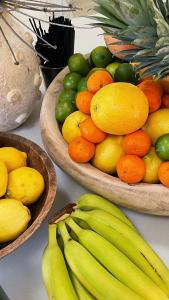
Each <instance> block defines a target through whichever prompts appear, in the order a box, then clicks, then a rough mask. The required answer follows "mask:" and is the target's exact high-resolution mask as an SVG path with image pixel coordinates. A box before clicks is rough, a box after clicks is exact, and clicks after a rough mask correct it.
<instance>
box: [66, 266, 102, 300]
mask: <svg viewBox="0 0 169 300" xmlns="http://www.w3.org/2000/svg"><path fill="white" fill-rule="evenodd" d="M69 274H70V278H71V280H72V283H73V286H74V289H75V291H76V294H77V295H78V297H79V300H95V299H96V298H94V297H93V296H92V295H91V294H90V293H89V292H88V291H87V290H86V289H85V288H84V287H83V285H82V284H81V283H80V281H79V280H78V279H77V278H76V276H75V275H74V274H73V272H72V271H71V270H70V272H69Z"/></svg>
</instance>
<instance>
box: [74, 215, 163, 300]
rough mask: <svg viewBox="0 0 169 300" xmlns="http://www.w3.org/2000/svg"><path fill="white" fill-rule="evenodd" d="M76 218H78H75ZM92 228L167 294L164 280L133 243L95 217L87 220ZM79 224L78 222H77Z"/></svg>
mask: <svg viewBox="0 0 169 300" xmlns="http://www.w3.org/2000/svg"><path fill="white" fill-rule="evenodd" d="M76 220H78V219H76ZM89 223H90V227H91V229H92V230H94V231H95V232H97V233H98V234H100V235H101V236H102V237H104V238H105V239H106V240H107V241H109V242H110V243H112V244H113V245H114V246H115V247H116V248H117V249H119V250H120V251H121V252H122V253H123V254H125V255H126V256H127V257H128V258H129V259H130V260H131V261H132V262H133V263H134V264H135V265H136V266H137V267H139V268H140V269H141V270H142V271H143V272H144V273H145V274H146V275H147V276H148V277H149V278H151V280H153V282H154V283H155V284H156V285H157V286H159V287H160V288H161V289H162V290H163V291H164V292H165V293H167V295H168V289H167V287H166V286H165V284H164V282H163V281H162V280H161V278H160V277H159V276H158V274H157V273H156V271H155V270H154V268H153V267H152V266H151V265H150V264H149V262H148V261H147V259H146V258H145V257H144V256H143V255H142V253H141V252H140V251H139V250H138V249H137V248H136V247H135V246H134V244H133V243H132V242H131V241H130V240H129V239H128V238H126V237H125V236H124V235H123V234H121V233H120V232H118V231H117V230H115V229H114V228H111V227H110V226H107V225H106V224H105V223H103V222H102V221H100V220H99V221H98V219H96V218H92V219H90V220H89ZM78 224H79V223H78Z"/></svg>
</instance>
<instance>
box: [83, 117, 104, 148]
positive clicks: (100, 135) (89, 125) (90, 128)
mask: <svg viewBox="0 0 169 300" xmlns="http://www.w3.org/2000/svg"><path fill="white" fill-rule="evenodd" d="M80 132H81V135H82V136H83V137H84V138H85V139H86V140H88V141H89V142H92V143H100V142H102V141H104V139H105V138H106V136H107V134H106V133H105V132H103V131H102V130H100V129H99V128H97V127H96V125H95V124H94V123H93V121H92V119H91V118H90V117H89V118H87V119H86V120H84V121H83V122H82V123H81V124H80Z"/></svg>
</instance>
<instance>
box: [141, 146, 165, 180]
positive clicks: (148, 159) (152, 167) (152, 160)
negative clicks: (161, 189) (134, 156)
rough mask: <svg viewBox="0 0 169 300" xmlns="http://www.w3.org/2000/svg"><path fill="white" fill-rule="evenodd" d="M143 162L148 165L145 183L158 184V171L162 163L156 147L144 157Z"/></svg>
mask: <svg viewBox="0 0 169 300" xmlns="http://www.w3.org/2000/svg"><path fill="white" fill-rule="evenodd" d="M143 160H144V162H145V165H146V173H145V176H144V178H143V182H146V183H158V182H159V178H158V169H159V166H160V165H161V163H162V161H161V159H160V158H159V157H158V155H157V153H156V151H155V148H154V147H151V149H150V151H149V153H148V154H147V155H145V156H144V157H143Z"/></svg>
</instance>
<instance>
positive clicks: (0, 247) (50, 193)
mask: <svg viewBox="0 0 169 300" xmlns="http://www.w3.org/2000/svg"><path fill="white" fill-rule="evenodd" d="M0 147H15V148H17V149H19V150H21V151H24V152H26V153H27V155H28V165H29V166H31V167H33V168H35V169H36V170H38V171H39V172H40V173H41V174H42V175H43V177H44V180H45V191H44V192H43V194H42V196H41V198H40V199H39V200H38V201H37V202H36V203H35V204H33V205H31V206H29V208H30V210H31V216H32V218H31V221H30V223H29V226H28V228H27V230H26V231H25V232H24V233H23V234H21V235H20V236H19V237H18V238H17V239H16V240H14V241H13V242H11V243H6V244H0V258H2V257H3V256H5V255H7V254H9V253H11V252H12V251H14V250H15V249H16V248H18V247H19V246H20V245H22V244H23V243H24V242H25V241H26V240H27V239H28V238H30V237H31V236H32V234H33V233H34V232H35V231H36V230H37V229H38V228H39V226H40V225H41V223H42V221H43V220H44V219H45V217H46V216H47V214H48V212H49V210H50V208H51V206H52V204H53V201H54V199H55V195H56V173H55V169H54V166H53V164H52V162H51V160H50V159H49V158H48V156H47V154H46V153H45V152H44V151H43V150H42V149H41V148H40V147H39V146H38V145H36V144H35V143H33V142H31V141H30V140H27V139H25V138H23V137H21V136H18V135H15V134H10V133H1V132H0ZM0 201H1V200H0Z"/></svg>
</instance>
